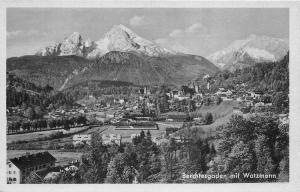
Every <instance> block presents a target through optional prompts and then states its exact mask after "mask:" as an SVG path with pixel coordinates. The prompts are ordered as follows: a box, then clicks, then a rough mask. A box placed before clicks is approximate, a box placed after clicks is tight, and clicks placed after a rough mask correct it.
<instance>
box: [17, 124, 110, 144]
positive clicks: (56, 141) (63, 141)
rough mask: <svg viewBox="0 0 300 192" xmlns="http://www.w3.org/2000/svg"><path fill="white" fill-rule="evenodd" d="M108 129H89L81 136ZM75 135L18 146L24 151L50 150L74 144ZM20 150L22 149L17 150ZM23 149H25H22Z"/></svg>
mask: <svg viewBox="0 0 300 192" xmlns="http://www.w3.org/2000/svg"><path fill="white" fill-rule="evenodd" d="M105 129H107V127H106V126H101V127H92V128H90V129H87V130H85V131H83V132H81V133H80V134H91V133H93V132H102V131H103V130H105ZM72 139H73V135H70V136H68V137H63V138H59V139H49V140H44V141H31V142H29V143H24V144H18V145H22V147H24V149H32V147H33V148H34V149H49V147H50V148H51V147H53V146H61V147H62V146H64V144H66V143H72ZM17 149H20V148H17ZM22 149H23V148H22Z"/></svg>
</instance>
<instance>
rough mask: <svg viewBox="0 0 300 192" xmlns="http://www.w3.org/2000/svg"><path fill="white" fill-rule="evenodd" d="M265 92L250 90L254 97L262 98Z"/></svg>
mask: <svg viewBox="0 0 300 192" xmlns="http://www.w3.org/2000/svg"><path fill="white" fill-rule="evenodd" d="M263 94H264V93H263V92H262V91H253V92H250V96H251V97H252V98H254V99H261V98H262V96H263Z"/></svg>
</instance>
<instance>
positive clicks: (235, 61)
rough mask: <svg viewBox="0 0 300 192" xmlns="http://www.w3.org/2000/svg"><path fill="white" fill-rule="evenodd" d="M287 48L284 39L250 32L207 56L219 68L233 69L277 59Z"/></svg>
mask: <svg viewBox="0 0 300 192" xmlns="http://www.w3.org/2000/svg"><path fill="white" fill-rule="evenodd" d="M288 50H289V43H288V40H286V39H280V38H273V37H269V36H264V35H262V36H260V35H255V34H251V35H249V36H248V37H247V38H246V39H243V40H236V41H234V42H233V43H231V44H230V45H229V46H228V47H226V48H224V49H222V50H220V51H217V52H215V53H213V54H212V55H210V56H208V59H209V60H210V61H212V62H213V63H215V64H216V65H217V66H219V67H220V68H221V69H229V70H234V69H236V68H241V67H244V66H249V65H252V64H254V63H257V62H265V61H277V60H279V59H281V58H282V57H283V56H284V55H285V54H286V53H287V52H288Z"/></svg>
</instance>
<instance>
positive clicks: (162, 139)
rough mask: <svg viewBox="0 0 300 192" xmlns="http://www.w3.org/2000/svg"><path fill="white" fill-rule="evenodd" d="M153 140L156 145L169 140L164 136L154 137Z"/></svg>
mask: <svg viewBox="0 0 300 192" xmlns="http://www.w3.org/2000/svg"><path fill="white" fill-rule="evenodd" d="M152 142H153V143H155V144H156V145H161V144H163V143H168V142H169V140H168V139H166V138H164V137H152Z"/></svg>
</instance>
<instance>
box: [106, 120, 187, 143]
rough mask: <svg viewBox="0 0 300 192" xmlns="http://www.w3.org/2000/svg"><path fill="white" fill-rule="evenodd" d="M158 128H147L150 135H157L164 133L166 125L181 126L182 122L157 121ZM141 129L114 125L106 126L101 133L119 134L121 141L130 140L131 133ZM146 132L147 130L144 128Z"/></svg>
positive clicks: (138, 131)
mask: <svg viewBox="0 0 300 192" xmlns="http://www.w3.org/2000/svg"><path fill="white" fill-rule="evenodd" d="M157 124H158V127H159V129H158V130H149V131H150V133H151V136H152V137H158V136H161V135H163V134H164V132H165V130H166V128H167V127H174V126H176V127H181V125H182V124H183V123H182V122H168V123H165V122H157ZM140 132H141V130H116V129H115V126H108V128H107V129H106V130H104V131H103V132H102V134H120V135H121V136H122V142H131V138H130V136H131V134H137V133H140ZM144 132H145V133H146V132H147V130H144Z"/></svg>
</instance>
